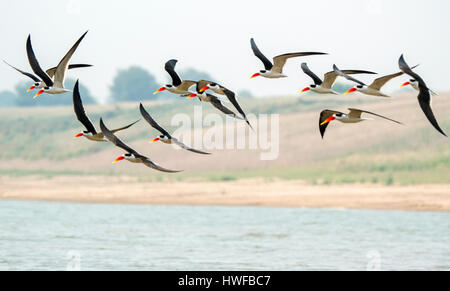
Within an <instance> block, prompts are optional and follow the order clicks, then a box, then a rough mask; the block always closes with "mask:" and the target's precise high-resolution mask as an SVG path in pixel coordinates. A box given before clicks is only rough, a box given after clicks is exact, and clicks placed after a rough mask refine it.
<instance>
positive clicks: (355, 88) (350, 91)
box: [344, 85, 364, 95]
mask: <svg viewBox="0 0 450 291" xmlns="http://www.w3.org/2000/svg"><path fill="white" fill-rule="evenodd" d="M363 88H364V86H363V85H358V86H355V87H353V88H350V89H349V90H348V91H347V92H345V93H344V95H347V94H350V93H353V92H355V91H359V90H361V89H363Z"/></svg>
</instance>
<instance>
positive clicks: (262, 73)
mask: <svg viewBox="0 0 450 291" xmlns="http://www.w3.org/2000/svg"><path fill="white" fill-rule="evenodd" d="M267 73H268V71H266V70H261V71H259V73H254V74H253V75H252V76H251V77H250V79H253V78H255V77H258V76H265V75H267Z"/></svg>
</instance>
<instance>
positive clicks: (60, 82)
mask: <svg viewBox="0 0 450 291" xmlns="http://www.w3.org/2000/svg"><path fill="white" fill-rule="evenodd" d="M87 33H88V32H87V31H86V32H85V33H84V34H83V35H82V36H81V37H80V38H79V39H78V40H77V42H76V43H75V44H74V45H73V46H72V47H71V49H70V50H69V51H68V52H67V53H66V55H65V56H64V57H63V58H62V59H61V61H60V62H59V64H58V66H57V67H56V68H55V69H54V70H52V72H51V73H50V74H54V78H53V79H52V77H51V76H50V75H49V74H48V73H47V72H44V71H43V70H42V68H41V66H40V65H39V62H38V60H37V58H36V55H35V54H34V51H33V46H32V45H31V36H30V35H29V36H28V39H27V46H26V47H27V56H28V61H29V63H30V66H31V68H32V69H33V72H34V73H35V74H36V75H37V76H38V77H39V78H41V80H42V82H43V83H44V84H45V86H43V88H42V89H41V90H39V91H38V92H37V93H36V95H34V97H33V98H36V97H37V96H39V95H41V94H42V93H47V94H64V93H67V92H70V91H69V90H67V89H65V88H64V80H65V77H66V72H67V70H68V68H69V61H70V59H71V58H72V55H73V54H74V53H75V51H76V49H77V48H78V46H79V44H80V43H81V41H82V40H83V38H84V37H85V36H86V34H87Z"/></svg>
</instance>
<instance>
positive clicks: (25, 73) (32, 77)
mask: <svg viewBox="0 0 450 291" xmlns="http://www.w3.org/2000/svg"><path fill="white" fill-rule="evenodd" d="M3 62H4V63H5V64H7V65H8V66H10V67H11V68H13V69H14V70H16V71H17V72H19V73H21V74H23V75H25V76H27V77H28V78H31V79H33V81H34V82H36V83H38V82H40V81H41V80H40V79H39V78H38V77H36V76H35V75H33V74H31V73H27V72H24V71H22V70H19V69H18V68H16V67H14V66H12V65H10V64H8V63H7V62H6V61H3Z"/></svg>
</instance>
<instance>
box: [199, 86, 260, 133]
mask: <svg viewBox="0 0 450 291" xmlns="http://www.w3.org/2000/svg"><path fill="white" fill-rule="evenodd" d="M198 87H199V88H201V89H200V93H203V92H204V91H206V90H211V91H213V92H214V93H216V94H219V95H225V96H227V98H228V100H229V101H230V102H231V104H233V106H234V108H236V110H237V111H238V112H239V114H241V116H242V117H243V118H244V120H245V122H246V123H247V124H248V126H250V128H252V129H253V127H252V126H251V124H250V122H249V121H248V119H247V116H246V115H245V112H244V110H242V108H241V106H240V105H239V103H238V102H237V100H236V94H235V93H234V92H233V91H231V90H229V89H227V88H225V87H224V86H222V85H219V84H217V83H215V82H211V81H206V80H200V81H198Z"/></svg>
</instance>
